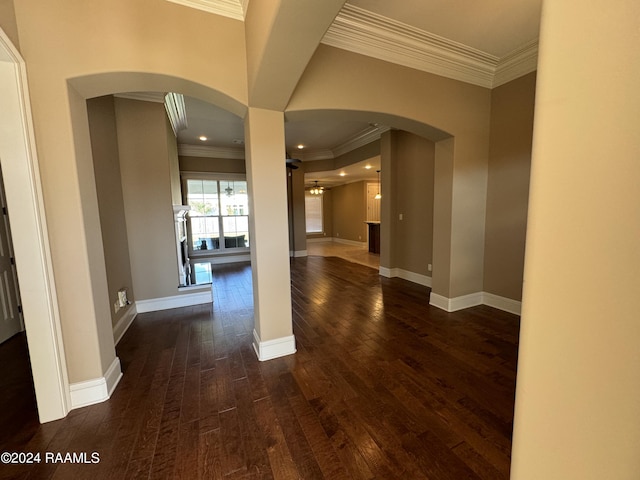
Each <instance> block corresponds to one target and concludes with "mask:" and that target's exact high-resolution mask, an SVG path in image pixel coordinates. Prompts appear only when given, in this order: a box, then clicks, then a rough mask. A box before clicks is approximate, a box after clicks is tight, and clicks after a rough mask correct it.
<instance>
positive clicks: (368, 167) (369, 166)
mask: <svg viewBox="0 0 640 480" xmlns="http://www.w3.org/2000/svg"><path fill="white" fill-rule="evenodd" d="M364 168H366V169H367V170H371V168H373V167H372V166H371V165H367V166H366V167H364Z"/></svg>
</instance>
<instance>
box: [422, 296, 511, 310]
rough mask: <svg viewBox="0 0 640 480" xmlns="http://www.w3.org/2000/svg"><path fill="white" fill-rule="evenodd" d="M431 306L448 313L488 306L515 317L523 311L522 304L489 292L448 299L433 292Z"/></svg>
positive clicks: (430, 300)
mask: <svg viewBox="0 0 640 480" xmlns="http://www.w3.org/2000/svg"><path fill="white" fill-rule="evenodd" d="M429 305H433V306H434V307H438V308H440V309H442V310H445V311H446V312H457V311H458V310H464V309H465V308H470V307H475V306H477V305H487V306H489V307H493V308H497V309H498V310H502V311H504V312H508V313H512V314H514V315H520V312H521V310H522V302H519V301H517V300H512V299H510V298H505V297H500V296H498V295H494V294H492V293H487V292H476V293H471V294H469V295H463V296H461V297H454V298H447V297H444V296H442V295H438V294H437V293H433V292H431V294H430V298H429Z"/></svg>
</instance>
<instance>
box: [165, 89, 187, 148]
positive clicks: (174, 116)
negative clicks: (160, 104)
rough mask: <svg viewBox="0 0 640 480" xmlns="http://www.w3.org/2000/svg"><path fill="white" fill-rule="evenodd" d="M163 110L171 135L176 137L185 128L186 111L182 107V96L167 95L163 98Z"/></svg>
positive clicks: (170, 93) (177, 94)
mask: <svg viewBox="0 0 640 480" xmlns="http://www.w3.org/2000/svg"><path fill="white" fill-rule="evenodd" d="M164 108H165V110H166V111H167V116H168V117H169V122H170V123H171V128H172V129H173V133H174V135H175V136H176V137H177V136H178V132H179V131H180V130H184V129H186V128H187V111H186V109H185V106H184V96H183V95H182V94H181V93H173V92H169V93H167V94H166V95H165V97H164Z"/></svg>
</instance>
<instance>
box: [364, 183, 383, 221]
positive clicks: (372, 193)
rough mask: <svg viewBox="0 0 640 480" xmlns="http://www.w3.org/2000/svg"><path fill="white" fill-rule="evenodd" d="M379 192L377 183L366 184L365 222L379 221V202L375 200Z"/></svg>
mask: <svg viewBox="0 0 640 480" xmlns="http://www.w3.org/2000/svg"><path fill="white" fill-rule="evenodd" d="M379 192H380V186H379V185H378V184H377V183H367V222H379V221H380V200H376V194H377V193H379Z"/></svg>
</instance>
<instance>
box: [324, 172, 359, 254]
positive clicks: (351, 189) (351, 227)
mask: <svg viewBox="0 0 640 480" xmlns="http://www.w3.org/2000/svg"><path fill="white" fill-rule="evenodd" d="M331 196H332V200H333V202H332V203H333V205H332V209H331V218H332V223H333V237H334V238H338V239H340V240H351V241H354V242H366V241H367V225H366V224H365V223H364V222H365V221H366V220H367V184H366V182H355V183H348V184H346V185H341V186H339V187H334V188H332V189H331ZM323 208H324V205H323Z"/></svg>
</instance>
